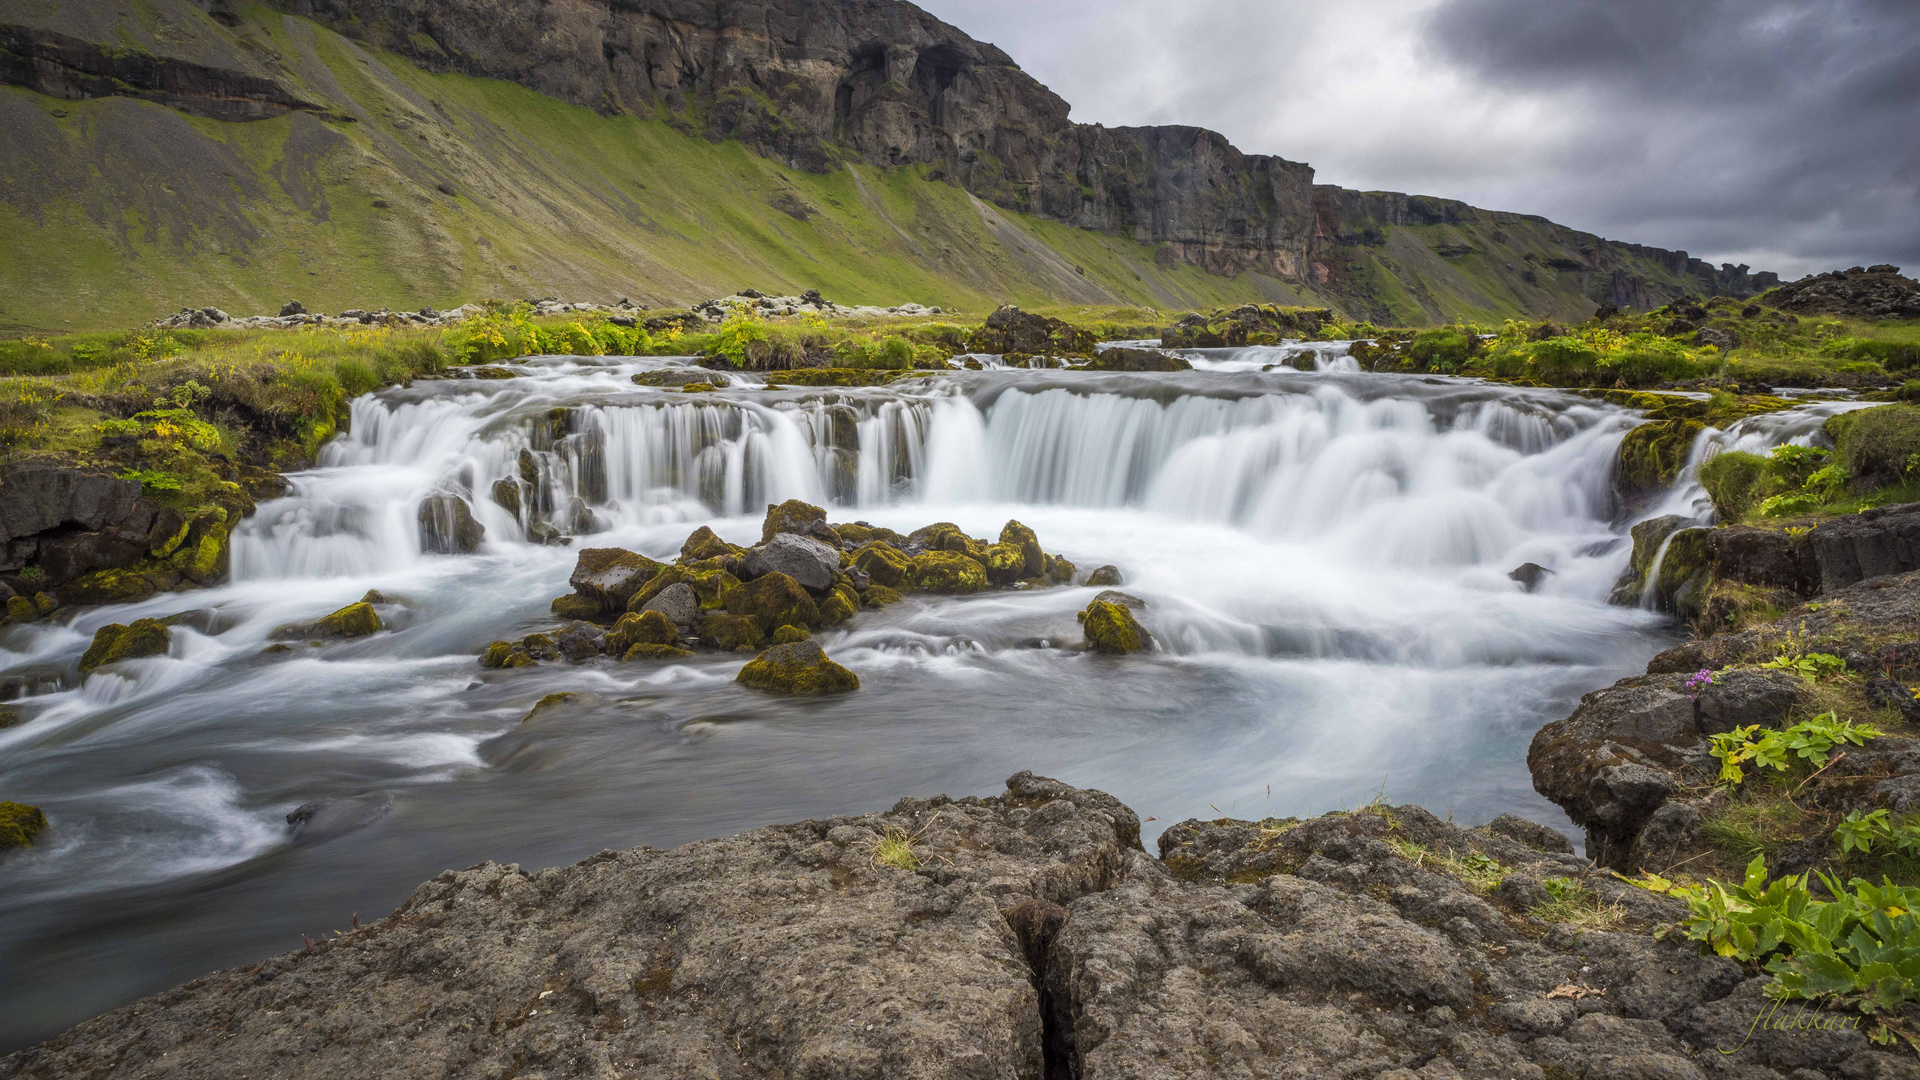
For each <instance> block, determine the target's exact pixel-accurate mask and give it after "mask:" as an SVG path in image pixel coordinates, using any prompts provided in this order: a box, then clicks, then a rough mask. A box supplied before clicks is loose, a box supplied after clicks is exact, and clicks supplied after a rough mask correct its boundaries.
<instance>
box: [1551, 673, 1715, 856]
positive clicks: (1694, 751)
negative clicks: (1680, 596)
mask: <svg viewBox="0 0 1920 1080" xmlns="http://www.w3.org/2000/svg"><path fill="white" fill-rule="evenodd" d="M1684 683H1685V678H1684V677H1683V676H1680V675H1662V676H1647V677H1643V678H1640V679H1629V680H1623V681H1622V682H1620V683H1619V684H1616V685H1614V686H1612V687H1609V688H1608V689H1605V690H1596V691H1594V692H1593V693H1591V694H1588V695H1587V696H1585V697H1583V698H1581V699H1580V707H1579V708H1578V709H1576V710H1575V711H1574V713H1573V715H1572V716H1569V717H1568V718H1566V719H1565V720H1558V721H1555V722H1554V723H1551V724H1548V725H1546V726H1545V727H1543V728H1541V729H1540V731H1539V732H1538V733H1537V734H1535V735H1534V737H1533V743H1532V745H1531V746H1530V747H1529V748H1528V751H1527V768H1528V770H1529V771H1530V772H1531V773H1532V774H1533V787H1534V790H1536V791H1538V792H1539V793H1540V794H1542V795H1545V796H1546V797H1547V798H1549V799H1551V800H1553V801H1554V802H1555V803H1557V804H1559V806H1560V808H1561V809H1562V810H1565V811H1566V812H1567V816H1568V817H1571V818H1572V819H1573V821H1574V824H1576V825H1580V826H1582V827H1584V828H1585V829H1586V830H1587V855H1588V856H1589V857H1591V858H1593V859H1594V860H1596V861H1598V862H1600V863H1601V864H1602V865H1607V866H1616V865H1623V864H1624V860H1625V859H1626V856H1627V852H1628V849H1629V848H1630V847H1631V846H1632V843H1633V839H1634V837H1635V836H1637V835H1638V834H1639V832H1640V829H1641V827H1642V826H1643V825H1645V824H1646V821H1647V819H1648V818H1649V817H1651V816H1652V815H1653V812H1654V811H1655V810H1657V809H1659V808H1660V805H1661V803H1662V802H1664V801H1665V799H1666V797H1667V796H1668V795H1669V794H1670V793H1671V792H1672V791H1673V789H1674V787H1675V786H1676V783H1677V781H1676V778H1675V773H1676V772H1677V771H1685V770H1687V769H1689V768H1692V769H1695V770H1698V769H1701V768H1702V767H1703V763H1704V762H1707V761H1710V760H1711V759H1709V758H1708V757H1707V753H1706V750H1707V746H1706V740H1704V739H1703V738H1701V735H1700V730H1699V727H1698V726H1697V724H1696V723H1695V720H1694V703H1693V699H1692V698H1690V697H1688V696H1687V695H1686V694H1685V693H1682V692H1681V688H1682V687H1683V686H1684ZM1703 779H1704V777H1703Z"/></svg>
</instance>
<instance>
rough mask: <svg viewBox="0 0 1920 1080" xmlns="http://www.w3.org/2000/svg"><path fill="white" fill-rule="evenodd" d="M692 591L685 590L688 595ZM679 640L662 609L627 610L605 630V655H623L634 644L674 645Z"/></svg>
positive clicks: (678, 635)
mask: <svg viewBox="0 0 1920 1080" xmlns="http://www.w3.org/2000/svg"><path fill="white" fill-rule="evenodd" d="M692 592H693V590H692V589H688V590H687V593H688V595H691V594H692ZM655 599H658V597H655ZM679 641H680V631H679V630H678V629H677V627H676V625H675V623H674V621H673V617H672V616H670V615H668V614H666V613H665V612H664V611H661V610H659V609H657V608H655V609H652V610H648V611H642V612H640V613H638V614H634V613H632V612H629V613H627V614H625V615H622V616H620V621H619V622H617V623H615V624H613V629H611V630H609V631H607V637H606V648H607V655H609V656H625V655H627V650H629V649H631V648H633V647H634V646H635V645H676V644H678V643H679Z"/></svg>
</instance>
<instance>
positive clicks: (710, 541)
mask: <svg viewBox="0 0 1920 1080" xmlns="http://www.w3.org/2000/svg"><path fill="white" fill-rule="evenodd" d="M746 551H747V549H746V548H743V547H741V546H740V545H738V544H729V543H727V542H726V541H725V540H722V539H720V537H719V536H718V535H717V534H715V533H714V531H713V530H712V529H710V528H708V527H707V526H705V525H702V526H700V527H699V528H697V529H695V530H693V535H691V536H689V537H687V542H686V543H684V544H681V545H680V562H681V563H682V564H683V565H684V564H687V563H697V562H704V561H706V560H708V559H720V558H725V557H727V556H729V555H730V556H732V557H734V558H736V559H737V558H739V557H740V556H742V555H744V554H746Z"/></svg>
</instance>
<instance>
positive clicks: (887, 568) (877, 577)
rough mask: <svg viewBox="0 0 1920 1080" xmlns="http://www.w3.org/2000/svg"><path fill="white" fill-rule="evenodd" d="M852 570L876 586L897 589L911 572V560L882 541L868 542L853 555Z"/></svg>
mask: <svg viewBox="0 0 1920 1080" xmlns="http://www.w3.org/2000/svg"><path fill="white" fill-rule="evenodd" d="M853 568H854V569H855V570H858V571H860V572H861V573H863V574H865V575H867V577H868V578H870V579H872V580H873V581H874V582H875V583H876V584H879V585H886V586H888V587H890V588H896V589H897V588H899V587H900V586H901V585H902V584H903V583H905V582H906V580H907V577H908V575H910V574H911V573H912V572H913V559H912V558H910V557H909V556H908V555H907V553H906V552H904V551H901V550H900V549H899V548H896V547H894V546H893V545H892V544H888V543H885V542H883V541H877V540H876V541H870V542H868V543H867V544H865V545H864V546H862V547H861V548H860V550H859V551H856V552H854V553H853Z"/></svg>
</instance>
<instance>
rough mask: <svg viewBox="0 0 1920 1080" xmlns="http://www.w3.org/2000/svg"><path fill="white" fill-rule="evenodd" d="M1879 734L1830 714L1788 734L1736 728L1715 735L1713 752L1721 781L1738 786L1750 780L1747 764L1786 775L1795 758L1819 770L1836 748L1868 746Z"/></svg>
mask: <svg viewBox="0 0 1920 1080" xmlns="http://www.w3.org/2000/svg"><path fill="white" fill-rule="evenodd" d="M1879 735H1880V731H1879V730H1878V729H1877V728H1875V727H1873V726H1872V725H1871V724H1856V723H1854V722H1852V721H1851V720H1841V719H1838V718H1837V717H1835V715H1834V714H1833V713H1830V712H1828V713H1821V714H1820V715H1819V716H1816V717H1814V718H1813V719H1811V720H1805V721H1802V722H1800V723H1798V724H1795V725H1793V726H1792V727H1790V728H1787V729H1786V730H1785V731H1771V730H1768V729H1765V728H1762V727H1761V726H1760V725H1758V724H1749V725H1747V726H1746V727H1740V728H1735V729H1733V730H1732V731H1728V732H1724V733H1722V734H1719V735H1715V736H1714V737H1713V739H1712V740H1711V747H1712V748H1711V751H1710V752H1711V753H1712V754H1713V756H1714V758H1715V759H1716V760H1718V761H1719V762H1720V780H1721V781H1722V782H1723V783H1728V784H1739V783H1741V782H1743V781H1745V780H1746V778H1747V774H1746V769H1745V768H1743V766H1746V765H1748V764H1752V765H1754V766H1756V767H1759V768H1767V769H1773V770H1774V771H1776V772H1783V773H1784V772H1786V771H1787V769H1788V767H1789V766H1790V765H1791V764H1792V759H1793V758H1799V759H1800V760H1802V761H1805V762H1807V763H1808V764H1810V765H1812V766H1813V767H1814V768H1819V767H1820V766H1822V765H1825V764H1826V763H1827V762H1828V761H1829V760H1831V759H1832V757H1833V749H1834V747H1836V746H1843V745H1852V746H1865V745H1866V742H1867V740H1868V739H1873V738H1878V737H1879Z"/></svg>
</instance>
